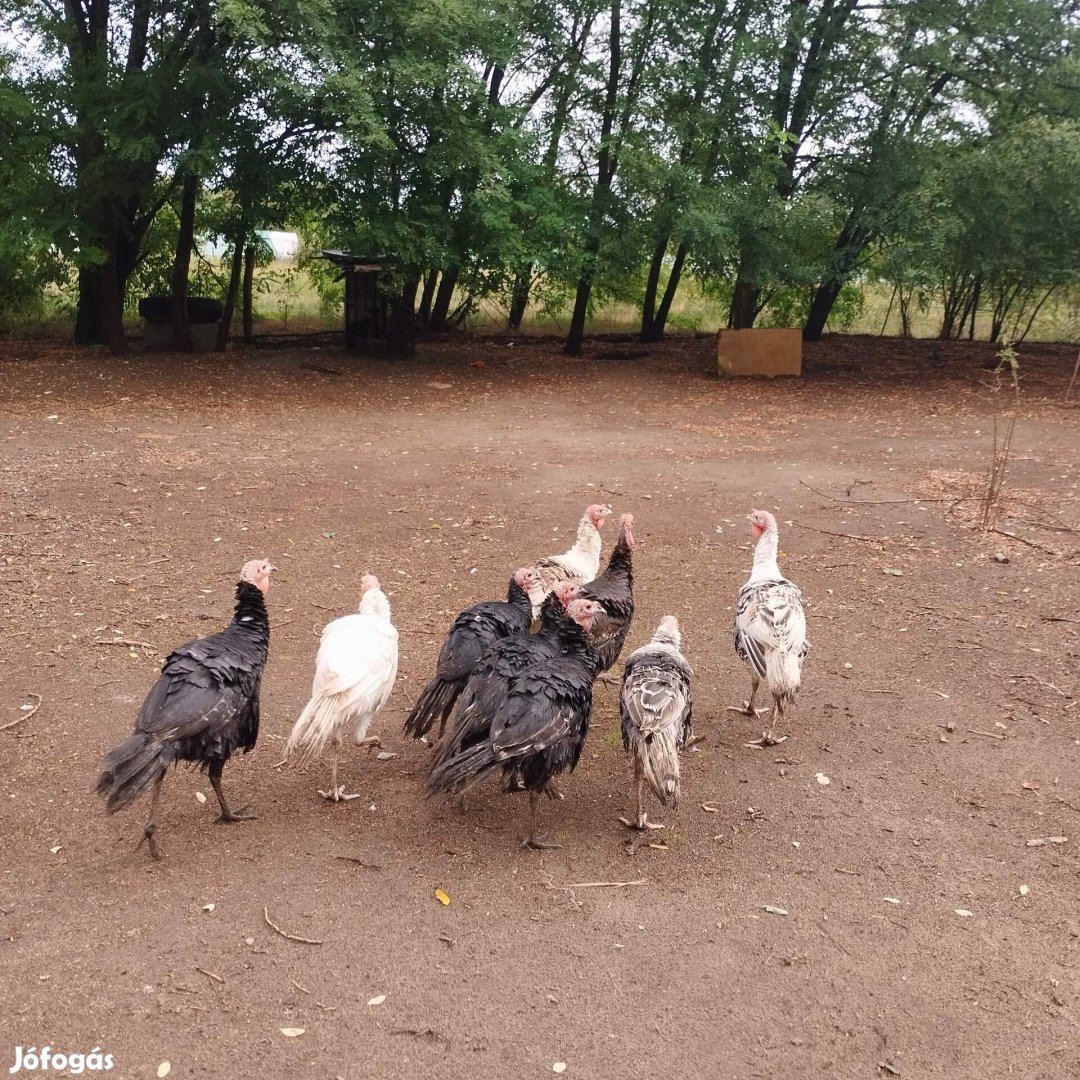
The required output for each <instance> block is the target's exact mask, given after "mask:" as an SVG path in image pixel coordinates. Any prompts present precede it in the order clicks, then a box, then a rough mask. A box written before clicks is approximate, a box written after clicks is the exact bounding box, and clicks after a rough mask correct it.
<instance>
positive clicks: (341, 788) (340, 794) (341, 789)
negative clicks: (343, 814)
mask: <svg viewBox="0 0 1080 1080" xmlns="http://www.w3.org/2000/svg"><path fill="white" fill-rule="evenodd" d="M317 790H318V792H319V794H320V795H321V796H322V797H323V798H324V799H327V800H328V801H329V802H349V800H350V799H359V798H360V796H359V794H353V795H346V794H345V785H344V784H339V785H338V786H337V787H332V788H330V790H329V791H323V789H322V788H318V789H317Z"/></svg>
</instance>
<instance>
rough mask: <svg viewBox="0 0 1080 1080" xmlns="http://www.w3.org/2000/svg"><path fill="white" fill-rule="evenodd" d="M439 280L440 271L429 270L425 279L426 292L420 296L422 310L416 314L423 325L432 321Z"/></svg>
mask: <svg viewBox="0 0 1080 1080" xmlns="http://www.w3.org/2000/svg"><path fill="white" fill-rule="evenodd" d="M438 280H439V271H438V270H429V271H428V273H427V276H426V277H425V278H424V291H423V292H422V293H421V294H420V309H419V311H417V313H416V317H417V318H418V319H419V320H420V322H422V323H426V322H429V321H430V320H431V303H432V301H433V300H434V299H435V284H436V282H437V281H438Z"/></svg>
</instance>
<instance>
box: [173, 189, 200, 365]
mask: <svg viewBox="0 0 1080 1080" xmlns="http://www.w3.org/2000/svg"><path fill="white" fill-rule="evenodd" d="M198 193H199V180H198V177H196V176H194V175H193V174H191V173H189V174H188V175H187V176H185V177H184V193H183V196H182V197H181V200H180V229H179V232H178V234H177V237H176V257H175V258H174V259H173V272H172V324H173V345H174V347H175V348H177V349H179V350H180V351H181V352H191V322H190V320H189V318H188V272H189V271H190V269H191V248H192V245H193V244H194V242H195V198H196V196H197V195H198Z"/></svg>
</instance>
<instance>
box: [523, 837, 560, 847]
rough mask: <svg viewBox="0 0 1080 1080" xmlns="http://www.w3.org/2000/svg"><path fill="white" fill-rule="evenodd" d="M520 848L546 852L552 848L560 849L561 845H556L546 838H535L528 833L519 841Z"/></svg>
mask: <svg viewBox="0 0 1080 1080" xmlns="http://www.w3.org/2000/svg"><path fill="white" fill-rule="evenodd" d="M521 846H522V847H523V848H529V849H530V850H532V851H548V850H551V849H553V848H561V847H562V844H556V843H555V841H554V840H549V839H548V838H547V837H546V836H535V835H533V834H532V833H530V834H529V835H528V836H526V837H525V839H524V840H522V841H521Z"/></svg>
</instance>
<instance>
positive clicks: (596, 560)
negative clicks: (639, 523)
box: [529, 503, 611, 619]
mask: <svg viewBox="0 0 1080 1080" xmlns="http://www.w3.org/2000/svg"><path fill="white" fill-rule="evenodd" d="M610 513H611V510H610V508H608V507H606V506H603V505H601V504H600V503H593V505H592V506H590V507H587V508H586V510H585V513H584V514H582V516H581V521H579V522H578V529H577V540H576V541H575V542H574V546H573V547H572V548H571V549H570V550H569V551H566V552H564V553H563V554H562V555H553V556H551V558H548V559H541V560H540V561H539V562H538V563H537V564H536V566H535V570H536V574H537V580H536V581H535V582H534V583H533V585H532V588H530V589H529V599H530V600H531V601H532V606H533V618H534V619H539V618H540V605H541V604H543V602H544V597H546V596H547V595H548V593H550V592H551V590H552V589H554V588H555V586H556V585H557V584H558V583H559V582H560V581H573V582H575V583H576V584H578V585H580V584H583V583H584V582H586V581H592V579H593V578H594V577H596V575H597V572H598V571H599V569H600V530H601V529H602V528H603V526H604V522H605V521H606V520H607V516H608V514H610Z"/></svg>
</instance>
